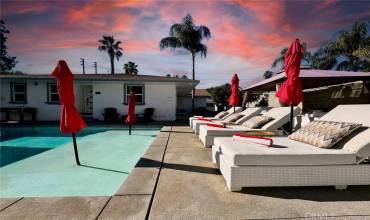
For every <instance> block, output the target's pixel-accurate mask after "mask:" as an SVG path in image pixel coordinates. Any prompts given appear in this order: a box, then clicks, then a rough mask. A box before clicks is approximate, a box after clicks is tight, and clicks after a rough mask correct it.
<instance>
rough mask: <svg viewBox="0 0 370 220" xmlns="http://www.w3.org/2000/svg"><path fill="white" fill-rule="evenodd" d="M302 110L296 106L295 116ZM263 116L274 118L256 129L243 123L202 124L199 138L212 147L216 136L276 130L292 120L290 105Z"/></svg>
mask: <svg viewBox="0 0 370 220" xmlns="http://www.w3.org/2000/svg"><path fill="white" fill-rule="evenodd" d="M300 112H301V109H300V108H299V107H294V111H293V115H294V117H295V116H297V115H298V114H299V113H300ZM262 116H267V117H271V118H272V120H271V121H270V122H268V123H266V124H265V125H263V126H262V127H260V128H255V129H251V128H248V127H245V126H243V125H230V126H226V128H215V127H209V126H207V125H201V126H200V128H199V139H200V140H201V141H202V143H203V144H204V146H205V147H211V146H212V145H213V140H214V138H215V137H231V136H232V135H233V134H234V133H237V132H243V131H276V130H278V129H279V128H281V127H282V126H284V125H285V124H287V123H288V122H289V121H290V107H276V108H272V109H271V110H268V111H267V112H265V113H263V114H262ZM249 120H251V119H249ZM249 120H247V121H249ZM247 121H246V122H247ZM246 122H244V123H246Z"/></svg>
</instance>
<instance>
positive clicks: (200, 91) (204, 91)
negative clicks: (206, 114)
mask: <svg viewBox="0 0 370 220" xmlns="http://www.w3.org/2000/svg"><path fill="white" fill-rule="evenodd" d="M195 96H196V97H211V95H210V94H209V92H208V91H207V89H196V90H195Z"/></svg>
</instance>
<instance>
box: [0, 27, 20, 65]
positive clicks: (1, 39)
mask: <svg viewBox="0 0 370 220" xmlns="http://www.w3.org/2000/svg"><path fill="white" fill-rule="evenodd" d="M0 33H1V36H0V55H1V58H0V71H1V72H8V71H11V70H12V69H13V68H14V67H15V65H16V64H17V61H16V57H12V56H10V55H9V54H8V47H7V46H6V41H7V40H8V37H7V35H8V34H9V30H8V29H7V28H6V27H5V22H4V21H3V20H0Z"/></svg>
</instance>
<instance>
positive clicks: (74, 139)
mask: <svg viewBox="0 0 370 220" xmlns="http://www.w3.org/2000/svg"><path fill="white" fill-rule="evenodd" d="M72 139H73V149H74V151H75V158H76V163H77V165H81V164H80V159H78V150H77V143H76V134H75V133H72Z"/></svg>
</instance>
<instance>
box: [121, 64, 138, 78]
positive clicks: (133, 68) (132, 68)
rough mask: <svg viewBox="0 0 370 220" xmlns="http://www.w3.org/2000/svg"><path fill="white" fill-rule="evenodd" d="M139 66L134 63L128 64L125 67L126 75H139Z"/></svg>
mask: <svg viewBox="0 0 370 220" xmlns="http://www.w3.org/2000/svg"><path fill="white" fill-rule="evenodd" d="M137 67H138V66H137V65H136V64H135V63H134V62H131V61H129V62H127V63H125V65H124V66H123V68H124V69H125V74H127V75H132V76H134V75H137V74H138V73H139V71H138V70H137Z"/></svg>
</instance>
